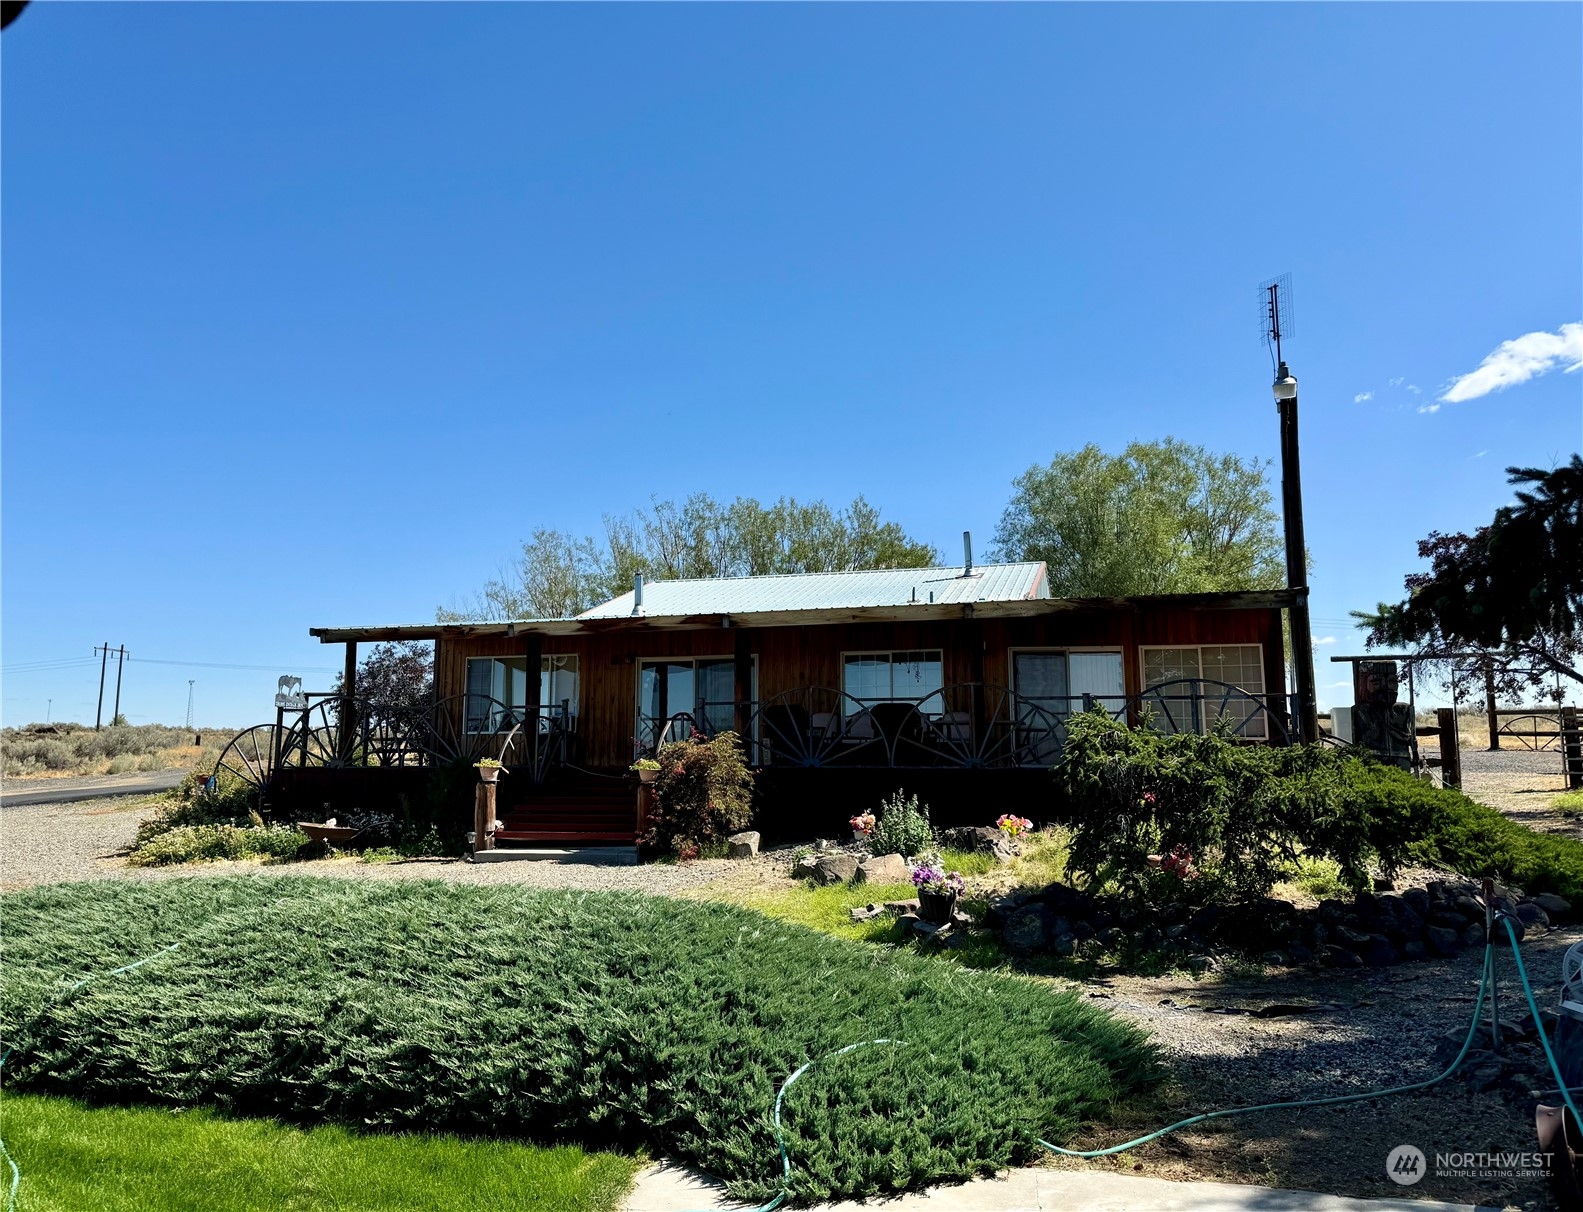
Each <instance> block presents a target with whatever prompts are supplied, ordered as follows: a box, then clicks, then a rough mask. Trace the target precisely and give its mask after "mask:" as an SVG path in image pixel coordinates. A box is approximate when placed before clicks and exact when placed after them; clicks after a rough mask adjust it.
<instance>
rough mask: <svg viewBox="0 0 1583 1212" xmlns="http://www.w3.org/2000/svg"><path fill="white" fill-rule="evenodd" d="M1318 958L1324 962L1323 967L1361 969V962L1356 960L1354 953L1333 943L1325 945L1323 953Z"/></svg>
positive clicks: (1356, 955) (1356, 954)
mask: <svg viewBox="0 0 1583 1212" xmlns="http://www.w3.org/2000/svg"><path fill="white" fill-rule="evenodd" d="M1320 958H1321V959H1322V960H1323V961H1324V963H1325V966H1326V967H1329V968H1361V967H1363V961H1362V960H1361V959H1359V958H1358V953H1357V952H1356V951H1348V950H1347V949H1346V948H1345V947H1338V946H1337V945H1336V944H1335V943H1329V944H1327V945H1326V946H1325V949H1324V951H1322V952H1321V953H1320Z"/></svg>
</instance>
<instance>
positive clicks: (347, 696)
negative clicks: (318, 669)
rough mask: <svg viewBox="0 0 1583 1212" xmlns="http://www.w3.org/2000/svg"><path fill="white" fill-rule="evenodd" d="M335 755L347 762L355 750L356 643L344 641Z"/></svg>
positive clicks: (354, 641)
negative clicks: (344, 648) (343, 663)
mask: <svg viewBox="0 0 1583 1212" xmlns="http://www.w3.org/2000/svg"><path fill="white" fill-rule="evenodd" d="M336 740H337V742H338V744H337V745H336V748H337V750H339V752H338V753H337V754H336V756H337V757H339V758H340V759H341V760H342V761H343V762H349V761H351V759H352V754H353V753H354V752H356V749H357V641H356V640H347V641H346V665H345V667H344V668H343V669H342V671H341V720H340V727H339V728H338V729H337V730H336Z"/></svg>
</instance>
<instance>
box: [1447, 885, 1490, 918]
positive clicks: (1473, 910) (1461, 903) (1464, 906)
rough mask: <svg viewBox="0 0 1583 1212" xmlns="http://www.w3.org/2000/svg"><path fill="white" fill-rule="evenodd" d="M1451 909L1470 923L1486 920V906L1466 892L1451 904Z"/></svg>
mask: <svg viewBox="0 0 1583 1212" xmlns="http://www.w3.org/2000/svg"><path fill="white" fill-rule="evenodd" d="M1451 907H1452V908H1453V909H1455V910H1456V911H1457V912H1458V913H1460V914H1461V915H1462V916H1463V917H1464V918H1465V919H1466V920H1468V921H1470V922H1473V921H1478V922H1482V921H1483V920H1484V906H1483V905H1482V904H1480V903H1479V902H1478V901H1477V900H1475V899H1474V898H1473V897H1471V896H1469V895H1468V894H1467V893H1465V892H1464V893H1463V894H1462V895H1460V896H1458V897H1457V898H1456V899H1455V900H1453V901H1452V902H1451Z"/></svg>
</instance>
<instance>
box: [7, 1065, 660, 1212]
mask: <svg viewBox="0 0 1583 1212" xmlns="http://www.w3.org/2000/svg"><path fill="white" fill-rule="evenodd" d="M0 1130H3V1131H4V1134H5V1142H6V1146H7V1148H9V1149H10V1151H11V1154H12V1156H13V1157H14V1158H15V1159H16V1162H17V1165H18V1166H19V1167H20V1168H21V1170H22V1186H21V1190H20V1192H19V1197H18V1201H17V1212H85V1210H86V1209H93V1210H94V1212H310V1210H316V1209H321V1208H323V1209H335V1212H353V1210H359V1209H368V1210H369V1212H374V1210H376V1209H377V1210H378V1212H420V1210H421V1212H449V1210H450V1209H469V1210H476V1212H484V1210H486V1209H496V1208H498V1209H502V1210H505V1209H512V1210H514V1212H515V1210H517V1209H522V1210H523V1212H606V1210H608V1209H613V1208H615V1207H616V1206H617V1205H618V1204H619V1203H620V1200H621V1197H622V1196H623V1195H624V1194H625V1192H626V1189H627V1187H628V1185H629V1184H630V1182H631V1180H632V1175H633V1173H634V1172H635V1170H636V1169H637V1166H638V1163H637V1162H636V1161H633V1160H632V1159H630V1158H627V1157H622V1156H620V1155H618V1154H614V1153H586V1152H584V1151H583V1150H582V1149H579V1148H576V1147H573V1146H565V1147H562V1148H553V1149H541V1148H534V1147H532V1146H529V1145H521V1144H515V1143H511V1142H507V1141H477V1140H460V1139H457V1138H456V1137H453V1136H411V1135H400V1136H396V1135H378V1136H356V1135H353V1134H352V1133H350V1132H348V1131H346V1130H345V1129H343V1128H315V1129H313V1130H312V1131H306V1132H305V1131H302V1130H301V1129H297V1128H288V1127H283V1126H282V1125H280V1124H278V1123H275V1122H273V1121H271V1120H226V1119H220V1118H218V1117H217V1116H214V1115H212V1114H210V1113H208V1112H205V1111H180V1112H171V1111H158V1110H146V1109H135V1110H134V1109H123V1108H89V1107H84V1106H83V1105H81V1104H80V1103H76V1102H73V1101H71V1100H70V1099H63V1098H46V1097H41V1096H38V1095H26V1094H8V1095H7V1096H6V1097H5V1100H4V1103H3V1104H0ZM5 1182H9V1171H7V1172H6V1173H5V1174H4V1175H0V1184H3V1183H5Z"/></svg>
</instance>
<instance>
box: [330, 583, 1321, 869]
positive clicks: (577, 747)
mask: <svg viewBox="0 0 1583 1212" xmlns="http://www.w3.org/2000/svg"><path fill="white" fill-rule="evenodd" d="M1290 598H1291V595H1290V593H1289V592H1287V591H1273V592H1255V593H1218V594H1199V595H1174V596H1159V597H1136V598H1114V599H1111V598H1107V599H1059V598H1052V597H1051V596H1050V595H1049V591H1048V587H1047V579H1046V573H1045V567H1044V565H1043V564H1042V563H1020V564H1002V565H988V566H981V567H971V566H969V567H948V568H920V569H896V570H878V571H857V572H840V573H811V574H802V575H785V576H754V577H736V578H724V579H713V580H686V581H657V582H649V583H647V584H645V583H643V581H642V579H641V578H638V579H637V580H636V581H635V583H634V586H633V588H632V590H631V591H629V592H627V593H623V594H622V595H620V596H619V597H616V598H612V599H611V600H610V601H608V602H604V603H602V604H601V605H598V606H595V607H594V608H593V609H591V610H588V611H585V612H583V613H582V614H580V615H577V616H576V617H574V618H558V619H523V620H517V621H512V622H474V623H454V624H452V623H446V624H440V623H429V624H420V625H414V626H394V627H326V628H314V629H312V631H311V634H313V635H314V636H316V637H317V638H318V639H320V640H321V641H322V642H324V643H327V644H329V643H343V644H345V645H346V668H347V670H348V671H349V673H350V672H352V671H354V670H355V661H356V650H357V645H358V644H359V643H360V642H368V641H382V640H398V639H420V640H432V641H433V642H434V675H435V684H436V697H437V699H438V704H439V705H438V706H437V707H436V708H435V710H436V712H437V713H438V714H439V716H440V717H442V730H447V731H449V732H450V733H453V734H454V735H455V736H456V737H457V738H458V740H463V741H465V740H468V739H469V738H470V739H472V740H473V741H484V742H490V743H495V744H497V745H506V746H508V748H507V751H506V753H505V755H504V756H505V760H506V764H507V765H508V767H512V768H513V775H512V776H511V777H508V778H507V779H506V780H505V781H504V782H503V783H502V791H501V803H502V811H501V816H502V818H503V819H504V820H505V822H506V825H507V828H506V830H505V831H504V833H502V834H501V838H502V840H505V841H511V840H513V839H515V840H519V841H523V842H530V841H536V840H556V841H576V840H600V841H613V840H623V839H625V840H630V838H631V836H632V834H633V831H634V829H635V828H636V819H635V813H634V809H633V807H632V805H633V799H634V797H633V794H632V784H631V782H630V776H627V775H626V771H627V769H628V767H629V765H630V764H631V762H632V761H633V759H634V758H635V757H636V756H639V755H641V754H644V753H647V752H650V751H652V750H653V749H654V748H655V747H656V746H657V745H659V744H661V743H663V742H665V741H666V740H668V739H679V738H682V737H685V736H688V735H691V734H692V733H693V732H694V731H697V732H702V733H705V734H713V733H718V732H721V731H725V730H728V729H729V730H731V731H734V732H735V733H737V734H738V736H740V737H741V738H743V741H744V744H745V746H746V749H747V753H748V757H749V761H750V763H751V764H752V765H753V766H754V767H756V768H757V769H758V771H759V774H758V779H757V787H758V796H759V799H760V801H761V811H760V813H759V824H760V827H761V828H763V829H765V830H767V831H768V832H770V833H771V834H778V835H781V836H804V837H807V836H814V835H824V836H830V835H831V834H832V832H833V831H834V830H835V829H836V828H837V827H838V826H839V825H840V824H841V823H843V822H844V821H845V819H846V818H847V817H848V816H850V815H852V814H854V813H855V812H858V811H861V810H864V809H868V808H872V807H873V806H874V805H875V804H876V803H877V799H878V797H879V796H881V795H884V794H887V793H889V792H892V791H895V790H898V789H903V788H905V789H908V790H916V791H917V792H918V793H919V794H920V795H922V796H923V798H924V799H926V800H928V801H929V802H930V803H931V805H932V807H933V808H934V811H935V816H936V819H937V821H938V822H940V823H955V822H958V821H960V822H963V823H987V822H990V821H992V820H993V818H994V816H995V815H998V813H999V812H1000V811H1006V810H1014V809H1019V808H1022V809H1032V811H1031V812H1030V814H1031V815H1035V816H1037V815H1039V813H1038V811H1037V808H1038V803H1037V801H1038V799H1039V797H1041V796H1044V795H1047V794H1048V789H1049V786H1050V779H1049V773H1048V769H1049V767H1050V765H1051V764H1052V763H1053V761H1054V760H1055V758H1056V756H1057V755H1058V754H1059V752H1060V747H1061V744H1062V740H1063V737H1064V728H1065V721H1066V719H1067V717H1068V716H1070V715H1071V714H1072V713H1073V712H1075V711H1080V710H1082V709H1084V707H1085V706H1093V705H1095V704H1098V705H1103V706H1104V707H1106V708H1107V709H1109V710H1111V711H1113V712H1115V713H1116V714H1118V715H1125V716H1127V717H1128V718H1130V719H1132V720H1133V721H1134V722H1138V721H1140V720H1142V719H1144V718H1151V719H1153V720H1154V721H1155V722H1156V725H1157V726H1163V727H1168V728H1174V729H1194V730H1198V729H1204V728H1208V727H1211V726H1213V725H1214V724H1215V723H1216V721H1217V720H1220V719H1222V718H1224V719H1227V720H1228V721H1229V722H1230V724H1231V726H1232V727H1233V728H1234V729H1235V730H1236V731H1237V732H1238V733H1239V734H1240V735H1242V736H1244V737H1246V738H1248V739H1249V740H1252V741H1266V742H1268V741H1274V742H1282V741H1284V739H1285V735H1286V732H1285V721H1286V718H1287V701H1286V693H1285V682H1286V675H1285V660H1284V653H1283V646H1282V628H1281V611H1282V609H1283V608H1284V607H1286V606H1288V605H1289V604H1290ZM368 710H372V708H370V709H368ZM502 738H505V739H502ZM623 776H625V777H623Z"/></svg>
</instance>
